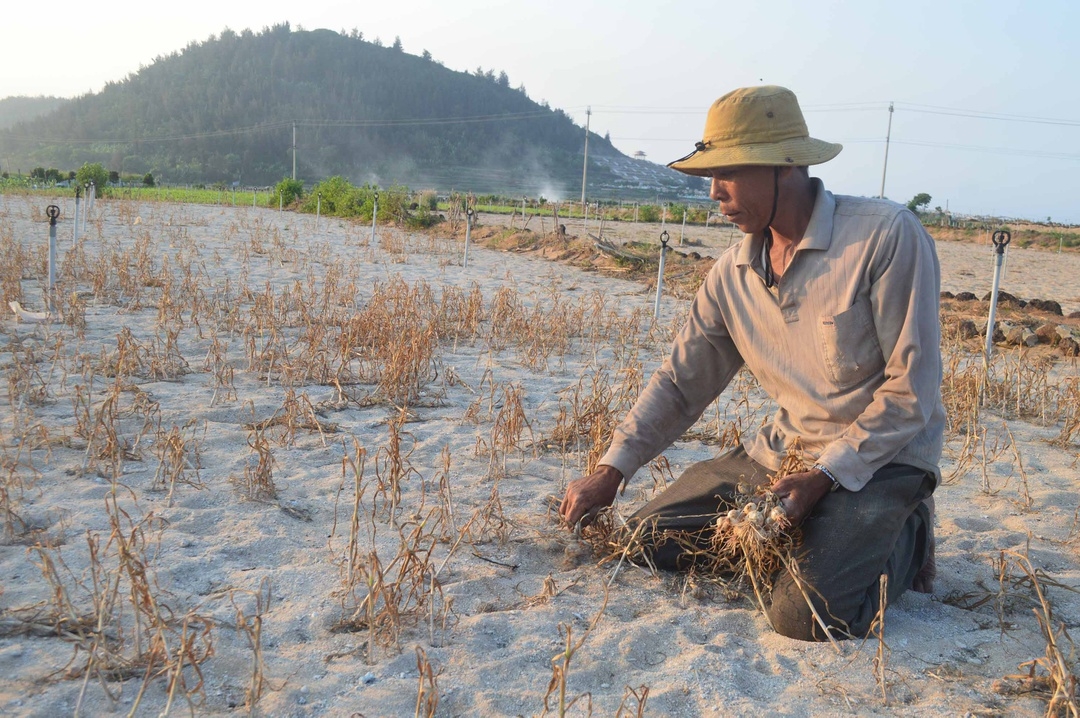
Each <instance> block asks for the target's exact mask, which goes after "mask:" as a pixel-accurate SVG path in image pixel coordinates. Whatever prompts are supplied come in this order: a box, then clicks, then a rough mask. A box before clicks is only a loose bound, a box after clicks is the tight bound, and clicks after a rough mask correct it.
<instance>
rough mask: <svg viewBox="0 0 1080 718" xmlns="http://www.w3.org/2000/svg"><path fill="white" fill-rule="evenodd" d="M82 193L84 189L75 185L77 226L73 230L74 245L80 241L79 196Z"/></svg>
mask: <svg viewBox="0 0 1080 718" xmlns="http://www.w3.org/2000/svg"><path fill="white" fill-rule="evenodd" d="M81 192H82V188H81V187H79V185H75V226H74V228H73V229H72V230H71V241H72V243H75V242H78V241H79V194H80V193H81Z"/></svg>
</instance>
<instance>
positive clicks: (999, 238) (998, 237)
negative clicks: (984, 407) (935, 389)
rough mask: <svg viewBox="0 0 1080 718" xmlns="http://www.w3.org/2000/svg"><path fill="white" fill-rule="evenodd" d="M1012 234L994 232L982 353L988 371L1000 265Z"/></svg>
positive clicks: (992, 345) (992, 343) (999, 283)
mask: <svg viewBox="0 0 1080 718" xmlns="http://www.w3.org/2000/svg"><path fill="white" fill-rule="evenodd" d="M1011 240H1012V234H1011V233H1010V232H1009V230H1007V229H999V230H998V231H996V232H994V236H993V242H994V287H993V289H991V290H990V316H989V317H987V319H986V350H985V352H984V353H983V368H984V369H986V370H987V371H989V370H990V352H991V351H992V350H993V347H994V316H995V315H996V314H997V300H998V288H999V287H1000V285H1001V265H1002V264H1003V263H1004V262H1005V248H1006V247H1008V246H1009V242H1010V241H1011Z"/></svg>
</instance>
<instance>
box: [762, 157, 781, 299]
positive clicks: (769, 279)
mask: <svg viewBox="0 0 1080 718" xmlns="http://www.w3.org/2000/svg"><path fill="white" fill-rule="evenodd" d="M779 205H780V168H779V167H773V198H772V212H770V213H769V221H768V222H766V223H765V231H764V232H762V237H763V239H764V245H765V251H764V255H765V257H764V259H765V286H766V287H768V288H770V289H772V288H773V287H775V286H776V277H774V276H773V269H772V258H771V255H772V252H771V251H770V250H771V249H772V223H773V220H774V219H776V208H777V207H778V206H779Z"/></svg>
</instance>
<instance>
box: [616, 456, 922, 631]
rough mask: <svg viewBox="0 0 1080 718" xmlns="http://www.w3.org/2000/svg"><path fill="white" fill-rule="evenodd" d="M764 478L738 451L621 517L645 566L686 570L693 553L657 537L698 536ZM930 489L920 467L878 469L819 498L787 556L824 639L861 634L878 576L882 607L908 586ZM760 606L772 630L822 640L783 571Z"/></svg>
mask: <svg viewBox="0 0 1080 718" xmlns="http://www.w3.org/2000/svg"><path fill="white" fill-rule="evenodd" d="M766 473H767V469H766V468H765V467H764V466H762V465H761V464H758V463H757V462H755V461H754V460H753V459H751V458H750V457H749V456H747V455H746V452H745V451H743V449H742V448H741V447H740V448H738V449H735V450H734V451H732V452H730V453H727V454H724V455H723V456H720V457H718V458H715V459H712V460H710V461H702V462H700V463H697V464H694V465H692V466H691V467H690V468H688V469H687V470H686V471H685V472H684V473H683V474H682V476H680V477H679V478H678V480H676V481H675V482H674V483H673V484H671V485H670V486H669V487H668V488H667V489H666V490H665V491H663V492H662V493H661V494H660V495H659V496H657V497H655V498H654V499H653V500H652V501H650V502H649V503H647V504H646V505H645V506H643V507H642V508H641V509H640V510H639V511H638V512H637V513H635V514H634V515H633V517H632V518H631V522H632V523H636V522H637V521H645V522H647V523H646V526H645V527H643V532H644V534H645V535H644V536H642V538H643V541H644V542H645V545H646V550H647V552H648V553H649V557H650V559H651V560H652V562H653V564H654V565H655V566H656V567H658V568H663V569H667V570H686V569H688V568H690V567H691V565H692V564H693V562H694V558H693V554H692V553H689V552H687V551H686V550H685V549H684V548H681V547H680V546H679V544H678V542H676V541H672V540H668V541H664V540H663V538H662V536H661V532H663V531H665V530H677V531H685V532H689V533H691V534H694V533H696V532H702V534H704V532H707V531H708V530H709V529H710V528H711V524H712V523H713V521H714V520H715V518H716V515H717V514H718V513H720V512H721V511H727V510H728V508H730V499H731V497H733V496H734V495H735V490H736V489H735V487H736V485H737V484H738V483H739V482H743V483H748V484H751V485H754V486H759V485H764V484H768V478H767V476H766ZM933 490H934V480H933V477H931V476H930V475H928V474H927V473H926V472H925V471H923V470H922V469H917V468H915V467H912V466H907V465H904V464H888V465H886V466H884V467H882V468H881V469H879V470H878V471H877V473H875V474H874V476H873V478H872V479H871V480H870V482H869V483H867V484H866V486H864V487H863V488H862V489H861V490H860V491H855V492H853V491H847V490H846V489H843V488H841V489H839V490H838V491H834V492H831V493H828V494H825V497H824V498H823V499H821V501H820V502H818V505H817V506H816V507H814V510H813V511H812V512H811V513H810V515H809V516H808V517H807V519H806V520H805V521H804V522H803V525H802V543H801V545H800V546H799V547H798V548H797V549H796V557H797V561H798V566H799V572H800V576H801V579H802V581H803V583H804V584H806V585H808V586H809V587H810V589H809V590H808V591H807V593H808V594H809V595H810V597H811V599H812V600H813V601H814V606H815V609H816V610H817V612H818V615H819V616H821V618H822V619H823V620H824V621H825V623H826V624H827V625H829V626H830V628H834V627H835V628H836V629H838V630H836V631H830V633H832V635H833V637H834V638H840V637H846V636H847V635H851V636H865V635H866V634H867V632H868V631H869V630H870V626H871V624H872V623H873V620H874V616H875V615H877V612H878V606H879V605H880V598H879V591H880V589H879V584H878V580H879V576H880V575H881V574H883V573H884V574H887V575H888V579H889V582H888V592H887V594H886V595H887V600H888V602H889V603H890V604H891V603H892V602H893V601H895V600H896V599H897V598H898V597H899V596H900V594H902V593H903V592H904V591H906V590H907V589H908V588H910V587H911V583H912V580H913V579H914V578H915V575H916V574H917V573H918V572H919V569H920V568H921V567H922V565H923V563H924V562H925V561H926V559H927V557H928V556H929V553H930V547H929V541H930V536H931V535H932V533H931V531H932V527H931V526H930V516H929V512H928V510H927V508H926V506H925V505H924V504H923V503H922V500H923V499H925V498H927V497H928V496H930V495H931V494H932V493H933ZM701 538H702V540H704V535H702V536H701ZM765 609H766V612H767V614H768V617H769V620H770V622H771V623H772V626H773V628H774V629H775V630H776V631H777V632H779V633H781V634H783V635H785V636H789V637H791V638H797V639H800V640H804V641H823V640H826V638H827V636H826V635H825V634H824V632H823V631H822V629H821V627H820V626H819V625H818V624H817V623H816V622H815V620H814V617H813V614H812V613H811V611H810V608H809V606H808V605H807V602H806V598H805V597H804V596H803V593H802V591H800V589H799V586H798V585H797V583H796V582H795V580H794V579H793V578H792V577H791V576H790V574H789V573H788V572H787V571H781V572H780V573H779V575H777V576H775V577H774V579H773V588H772V592H771V594H770V595H769V596H768V597H767V598H766V605H765Z"/></svg>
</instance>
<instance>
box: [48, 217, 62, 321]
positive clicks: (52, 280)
mask: <svg viewBox="0 0 1080 718" xmlns="http://www.w3.org/2000/svg"><path fill="white" fill-rule="evenodd" d="M45 214H46V215H47V216H48V218H49V284H48V287H47V291H46V297H45V303H46V305H47V306H48V307H49V311H50V312H51V311H54V310H55V308H56V307H55V305H54V302H53V290H54V289H55V288H56V218H57V217H59V216H60V208H59V207H57V206H56V205H55V204H50V205H49V206H48V207H46V208H45Z"/></svg>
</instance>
